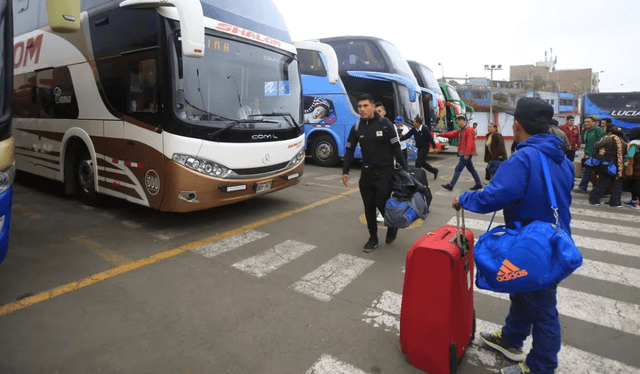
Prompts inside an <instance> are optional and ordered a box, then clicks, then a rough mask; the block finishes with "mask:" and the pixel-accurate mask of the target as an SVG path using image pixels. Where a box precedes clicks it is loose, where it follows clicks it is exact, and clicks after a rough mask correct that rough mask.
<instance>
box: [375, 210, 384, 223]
mask: <svg viewBox="0 0 640 374" xmlns="http://www.w3.org/2000/svg"><path fill="white" fill-rule="evenodd" d="M376 221H378V223H384V217H383V216H382V214H380V212H378V216H377V217H376Z"/></svg>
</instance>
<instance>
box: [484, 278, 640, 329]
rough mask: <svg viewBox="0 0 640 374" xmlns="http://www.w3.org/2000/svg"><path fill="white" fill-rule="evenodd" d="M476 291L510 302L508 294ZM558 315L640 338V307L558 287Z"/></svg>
mask: <svg viewBox="0 0 640 374" xmlns="http://www.w3.org/2000/svg"><path fill="white" fill-rule="evenodd" d="M476 292H478V293H481V294H485V295H489V296H491V297H496V298H500V299H503V300H509V295H508V294H504V293H496V292H491V291H487V290H481V289H476ZM558 312H559V313H560V314H563V315H565V316H569V317H573V318H578V319H581V320H583V321H587V322H591V323H594V324H596V325H600V326H605V327H610V328H612V329H616V330H620V331H624V332H627V333H629V334H634V335H638V336H640V305H636V304H631V303H626V302H624V301H618V300H614V299H610V298H607V297H603V296H597V295H592V294H588V293H585V292H580V291H575V290H570V289H567V288H563V287H558Z"/></svg>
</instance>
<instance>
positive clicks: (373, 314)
mask: <svg viewBox="0 0 640 374" xmlns="http://www.w3.org/2000/svg"><path fill="white" fill-rule="evenodd" d="M476 291H477V290H476ZM507 299H508V297H507ZM401 306H402V295H400V294H397V293H395V292H391V291H384V292H383V293H382V296H380V297H379V298H377V299H376V300H375V301H374V302H373V303H372V304H371V308H368V309H367V310H366V311H365V313H364V314H363V317H364V318H363V321H364V322H366V323H369V324H373V325H374V327H376V328H382V329H384V330H385V331H388V332H394V333H396V334H400V309H401ZM505 317H506V316H505ZM500 327H501V326H499V325H497V324H494V323H491V322H487V321H484V320H481V319H478V318H476V335H475V337H474V340H473V343H472V344H471V345H469V346H468V347H467V351H466V352H465V355H464V360H465V361H466V362H468V363H470V364H472V365H474V366H478V367H484V368H486V369H487V370H489V371H492V372H496V373H497V372H499V365H500V366H502V365H501V364H502V363H504V362H506V361H505V360H504V359H501V356H500V355H499V353H497V352H494V351H493V350H491V349H490V348H487V347H486V346H485V345H484V344H483V343H482V341H481V340H480V332H493V331H496V330H498V329H499V328H500ZM531 345H532V339H531V337H529V338H527V340H526V341H525V344H524V348H523V349H524V351H525V352H529V351H530V350H531ZM481 347H482V348H481ZM558 361H559V367H558V368H557V369H556V373H557V374H574V373H589V374H609V373H613V374H627V373H633V372H637V371H638V370H640V369H638V368H634V367H631V366H628V365H625V364H623V363H621V362H619V361H615V360H611V359H608V358H604V357H600V356H598V355H596V354H594V353H590V352H586V351H583V350H580V349H578V348H574V347H571V346H568V345H566V344H562V348H561V350H560V352H559V354H558Z"/></svg>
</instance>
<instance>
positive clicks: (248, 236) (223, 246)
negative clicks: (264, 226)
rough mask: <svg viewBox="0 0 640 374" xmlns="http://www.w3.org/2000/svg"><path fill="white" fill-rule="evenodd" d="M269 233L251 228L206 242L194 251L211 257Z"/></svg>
mask: <svg viewBox="0 0 640 374" xmlns="http://www.w3.org/2000/svg"><path fill="white" fill-rule="evenodd" d="M268 235H269V234H267V233H264V232H260V231H255V230H249V231H245V232H243V233H240V234H237V235H233V236H230V237H228V238H226V239H222V240H220V241H217V242H215V243H212V244H205V245H203V246H201V247H199V248H198V249H195V250H194V251H193V252H195V253H198V254H201V255H203V256H204V257H207V258H211V257H215V256H217V255H219V254H222V253H225V252H229V251H231V250H233V249H236V248H238V247H240V246H243V245H245V244H248V243H251V242H253V241H255V240H258V239H262V238H264V237H265V236H268Z"/></svg>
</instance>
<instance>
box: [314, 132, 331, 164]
mask: <svg viewBox="0 0 640 374" xmlns="http://www.w3.org/2000/svg"><path fill="white" fill-rule="evenodd" d="M311 158H312V159H313V162H314V163H315V164H316V165H320V166H333V165H335V164H337V163H338V147H337V146H336V142H335V140H333V138H332V137H331V135H327V134H323V135H320V136H318V137H317V138H316V140H315V141H314V142H313V148H312V149H311Z"/></svg>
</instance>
